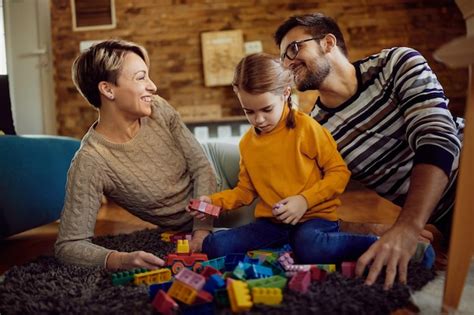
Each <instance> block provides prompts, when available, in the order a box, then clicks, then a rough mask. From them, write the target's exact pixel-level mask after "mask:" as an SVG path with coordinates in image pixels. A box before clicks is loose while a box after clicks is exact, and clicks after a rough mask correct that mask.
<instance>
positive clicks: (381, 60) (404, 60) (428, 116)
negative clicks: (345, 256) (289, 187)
mask: <svg viewBox="0 0 474 315" xmlns="http://www.w3.org/2000/svg"><path fill="white" fill-rule="evenodd" d="M275 41H276V44H277V45H278V46H279V48H280V53H281V60H282V62H283V64H284V65H285V66H286V67H289V68H290V69H291V70H292V71H293V74H294V80H295V84H296V87H297V88H298V90H300V91H306V90H318V91H319V93H320V96H319V98H318V99H317V101H316V104H315V106H314V108H313V110H312V112H311V115H312V116H313V117H314V118H315V119H316V120H317V121H318V122H319V123H321V124H322V125H323V126H324V127H326V128H328V129H329V130H330V131H331V133H332V135H333V137H334V139H335V140H336V141H337V143H338V149H339V151H340V152H341V154H342V156H343V158H344V160H345V161H346V163H347V165H348V167H349V169H350V170H351V172H352V178H353V179H354V180H357V181H359V182H361V183H363V184H364V185H365V186H366V187H368V188H370V189H373V190H375V191H376V192H377V193H378V194H380V195H381V196H383V197H385V198H387V199H389V200H391V201H392V202H394V203H395V204H397V205H399V206H401V207H402V209H401V212H400V215H399V217H398V219H397V220H396V223H395V224H394V225H393V226H392V227H391V228H390V229H389V230H388V231H387V232H385V233H384V234H383V235H382V236H381V238H380V239H379V240H378V241H377V242H376V243H374V244H373V245H372V246H371V247H370V248H369V249H368V250H367V251H366V252H365V254H363V255H362V256H361V257H360V258H359V260H358V262H357V267H356V273H357V274H358V275H359V276H360V275H362V274H363V272H364V270H365V268H366V267H367V266H368V265H369V264H371V265H370V269H369V273H368V276H367V279H366V283H367V284H369V285H370V284H372V283H374V282H375V280H376V279H377V276H378V274H379V273H380V271H381V269H382V268H383V267H384V266H386V277H385V288H387V289H388V288H390V287H391V286H392V285H393V282H394V280H395V278H396V275H397V273H398V279H399V281H400V282H402V283H405V282H406V280H407V267H408V262H409V260H410V257H412V256H413V254H414V253H415V250H416V247H417V246H416V245H417V239H418V236H419V235H420V233H421V232H422V231H423V229H424V226H425V224H426V223H431V224H433V225H435V226H436V227H437V228H438V230H440V231H441V233H442V234H443V236H444V237H445V238H446V240H447V239H448V238H449V234H450V228H451V218H452V210H453V204H454V197H455V183H456V177H457V168H458V160H459V154H460V150H461V145H462V130H463V127H464V121H463V120H462V119H458V118H456V119H455V118H453V116H452V115H451V113H450V112H449V110H448V108H447V106H448V100H447V98H446V97H445V95H444V91H443V88H442V87H441V85H440V83H439V82H438V80H437V78H436V76H435V74H434V73H433V72H432V71H431V69H430V67H429V66H428V64H427V62H426V60H425V59H424V58H423V57H422V56H421V55H420V53H418V52H417V51H415V50H413V49H410V48H404V47H396V48H391V49H386V50H382V52H380V53H379V54H377V55H373V56H369V57H367V58H365V59H362V60H359V61H356V62H354V63H351V62H350V61H349V60H348V59H347V48H346V45H345V42H344V38H343V35H342V33H341V31H340V29H339V27H338V25H337V24H336V22H335V21H334V20H333V19H332V18H329V17H326V16H324V15H323V14H320V13H316V14H309V15H302V16H294V17H291V18H289V19H288V20H286V21H285V22H284V23H283V24H282V25H281V26H280V27H279V28H278V30H277V31H276V33H275Z"/></svg>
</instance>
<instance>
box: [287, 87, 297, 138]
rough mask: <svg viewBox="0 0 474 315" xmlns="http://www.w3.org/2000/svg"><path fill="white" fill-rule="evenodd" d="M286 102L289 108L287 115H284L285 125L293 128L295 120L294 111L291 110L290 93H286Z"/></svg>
mask: <svg viewBox="0 0 474 315" xmlns="http://www.w3.org/2000/svg"><path fill="white" fill-rule="evenodd" d="M287 104H288V107H289V108H290V112H289V113H288V116H287V117H286V127H287V128H290V129H294V128H295V127H296V121H295V111H294V110H293V101H292V100H291V93H290V95H288V99H287Z"/></svg>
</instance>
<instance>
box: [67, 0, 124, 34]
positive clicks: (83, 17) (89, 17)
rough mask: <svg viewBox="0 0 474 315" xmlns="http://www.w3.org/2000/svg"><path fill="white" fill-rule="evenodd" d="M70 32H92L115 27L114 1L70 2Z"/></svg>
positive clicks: (76, 0) (86, 0)
mask: <svg viewBox="0 0 474 315" xmlns="http://www.w3.org/2000/svg"><path fill="white" fill-rule="evenodd" d="M70 1H71V15H72V30H73V31H75V32H78V31H92V30H106V29H113V28H115V27H116V17H115V0H94V1H88V0H70Z"/></svg>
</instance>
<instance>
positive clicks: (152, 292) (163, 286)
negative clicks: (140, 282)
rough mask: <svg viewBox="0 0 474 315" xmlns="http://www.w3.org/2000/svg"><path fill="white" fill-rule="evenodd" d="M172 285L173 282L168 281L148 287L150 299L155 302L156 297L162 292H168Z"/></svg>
mask: <svg viewBox="0 0 474 315" xmlns="http://www.w3.org/2000/svg"><path fill="white" fill-rule="evenodd" d="M172 284H173V282H172V281H168V282H163V283H155V284H152V285H150V286H149V287H148V296H149V297H150V300H152V301H153V299H154V298H155V295H156V294H157V293H158V291H160V290H163V291H165V292H168V289H169V288H170V287H171V285H172Z"/></svg>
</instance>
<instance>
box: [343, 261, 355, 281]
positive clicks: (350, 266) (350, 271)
mask: <svg viewBox="0 0 474 315" xmlns="http://www.w3.org/2000/svg"><path fill="white" fill-rule="evenodd" d="M355 268H356V262H355V261H344V262H343V263H342V264H341V272H342V274H343V275H344V276H346V277H348V278H354V277H355Z"/></svg>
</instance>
